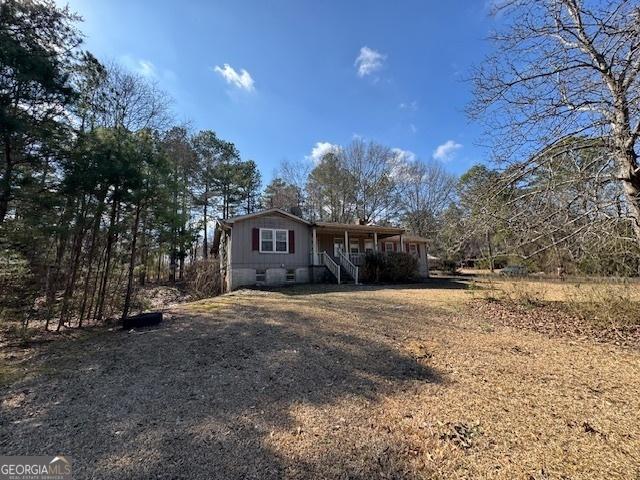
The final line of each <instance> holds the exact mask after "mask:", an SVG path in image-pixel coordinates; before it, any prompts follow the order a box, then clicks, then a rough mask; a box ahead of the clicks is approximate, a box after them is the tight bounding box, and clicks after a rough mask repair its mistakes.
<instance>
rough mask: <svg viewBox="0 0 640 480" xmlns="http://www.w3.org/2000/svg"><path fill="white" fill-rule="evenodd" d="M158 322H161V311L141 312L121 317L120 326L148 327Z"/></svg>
mask: <svg viewBox="0 0 640 480" xmlns="http://www.w3.org/2000/svg"><path fill="white" fill-rule="evenodd" d="M160 322H162V312H150V313H141V314H139V315H132V316H131V317H126V318H123V319H122V328H123V329H125V330H129V329H131V328H141V327H150V326H152V325H158V324H159V323H160Z"/></svg>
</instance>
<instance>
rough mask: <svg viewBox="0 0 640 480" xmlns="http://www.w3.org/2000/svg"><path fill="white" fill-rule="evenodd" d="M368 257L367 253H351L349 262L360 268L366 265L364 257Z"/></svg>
mask: <svg viewBox="0 0 640 480" xmlns="http://www.w3.org/2000/svg"><path fill="white" fill-rule="evenodd" d="M366 256H367V254H366V253H350V254H349V260H350V261H351V263H353V264H354V265H355V266H357V267H360V266H362V265H364V257H366Z"/></svg>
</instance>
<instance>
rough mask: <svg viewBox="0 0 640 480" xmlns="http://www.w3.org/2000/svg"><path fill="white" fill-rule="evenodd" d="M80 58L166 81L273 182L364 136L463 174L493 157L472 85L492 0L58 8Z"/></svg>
mask: <svg viewBox="0 0 640 480" xmlns="http://www.w3.org/2000/svg"><path fill="white" fill-rule="evenodd" d="M59 3H61V4H64V3H69V5H70V7H71V8H72V10H74V11H76V12H77V13H79V14H80V15H81V16H83V17H84V20H85V21H84V24H83V25H82V26H81V28H82V30H83V31H84V32H85V34H86V42H85V48H87V49H89V50H90V51H92V52H93V53H94V54H96V55H97V56H98V58H100V59H103V60H116V61H119V62H120V63H123V64H124V65H125V66H127V67H128V68H130V69H132V70H134V71H137V72H138V73H140V74H142V75H146V76H147V77H149V78H152V79H154V80H155V81H157V82H158V83H159V85H160V87H161V88H163V89H164V90H166V91H167V92H168V93H170V95H171V96H172V97H173V98H174V106H173V108H174V111H175V112H176V117H177V119H178V120H180V121H189V122H190V123H191V126H192V128H193V129H195V130H199V129H205V128H206V129H212V130H215V131H216V132H217V133H218V134H219V135H220V136H221V137H222V138H225V139H227V140H230V141H232V142H234V143H235V144H236V146H237V147H238V149H239V150H240V153H241V155H242V157H243V158H244V159H253V160H255V161H256V162H257V163H258V165H259V167H260V169H261V171H262V173H263V176H264V179H265V181H268V180H269V179H270V178H271V177H272V175H273V173H274V172H275V170H276V169H277V167H278V165H279V164H280V162H281V161H282V160H284V159H287V160H289V161H306V160H308V159H309V158H310V157H312V156H313V152H314V149H315V153H316V154H317V153H318V152H320V151H322V149H323V148H325V147H327V146H328V144H346V143H348V142H349V141H351V139H352V138H353V137H354V135H358V136H361V137H363V138H366V139H371V140H375V141H378V142H381V143H384V144H386V145H389V146H391V147H394V148H399V149H402V150H407V151H410V152H413V153H414V154H415V155H417V156H418V157H419V158H422V159H425V160H428V159H431V158H433V157H434V156H435V157H436V158H438V159H440V160H442V161H443V162H445V164H446V166H447V168H448V169H449V170H450V171H452V172H454V173H462V172H464V171H465V170H466V169H467V168H468V167H469V166H471V165H472V164H473V163H476V162H481V161H484V160H486V158H487V156H488V152H487V151H486V150H485V149H483V148H480V147H478V145H479V144H481V143H482V127H481V126H480V125H477V124H473V123H471V122H470V121H469V120H468V119H467V118H466V116H465V113H464V108H465V105H466V104H467V102H468V101H469V100H470V98H471V92H470V85H469V84H468V83H467V82H465V81H463V80H464V78H465V77H466V76H467V75H468V73H469V70H470V68H471V66H472V65H474V64H477V63H478V62H480V61H481V60H482V58H483V56H484V54H485V53H486V50H487V49H488V48H489V45H488V44H487V42H486V41H485V38H486V36H487V34H488V33H489V31H490V29H491V28H492V22H493V21H494V20H493V19H491V18H490V17H489V16H488V11H487V7H486V2H485V1H484V0H476V1H471V0H453V1H436V0H429V1H427V0H423V1H418V0H411V1H408V0H405V1H396V2H388V1H321V0H316V1H311V0H297V1H296V0H273V1H267V0H262V1H258V0H252V1H249V0H246V1H241V0H235V1H233V0H214V1H204V0H200V1H196V0H188V1H185V0H183V1H180V2H178V1H175V0H174V1H168V0H156V1H141V0H138V1H136V0H128V1H126V0H108V1H107V0H68V1H67V0H59Z"/></svg>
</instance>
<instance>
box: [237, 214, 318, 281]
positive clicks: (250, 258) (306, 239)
mask: <svg viewBox="0 0 640 480" xmlns="http://www.w3.org/2000/svg"><path fill="white" fill-rule="evenodd" d="M254 228H280V229H285V230H293V231H294V232H295V250H296V251H295V253H260V252H259V251H253V250H252V237H251V235H252V230H253V229H254ZM231 235H232V240H231V249H232V255H231V259H232V260H231V262H232V267H233V268H242V267H249V268H259V269H261V268H264V269H267V268H279V267H281V266H282V265H284V268H299V267H307V266H309V264H310V262H311V227H309V226H308V225H306V224H304V223H301V222H297V221H295V220H293V219H291V218H288V217H284V216H281V215H277V214H274V215H269V216H261V217H254V218H249V219H246V220H240V221H236V222H235V223H234V224H233V229H232V233H231Z"/></svg>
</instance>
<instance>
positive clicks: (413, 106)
mask: <svg viewBox="0 0 640 480" xmlns="http://www.w3.org/2000/svg"><path fill="white" fill-rule="evenodd" d="M398 108H399V109H400V110H410V111H412V112H415V111H416V110H418V102H417V101H416V100H413V101H411V102H402V103H400V104H399V105H398Z"/></svg>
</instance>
